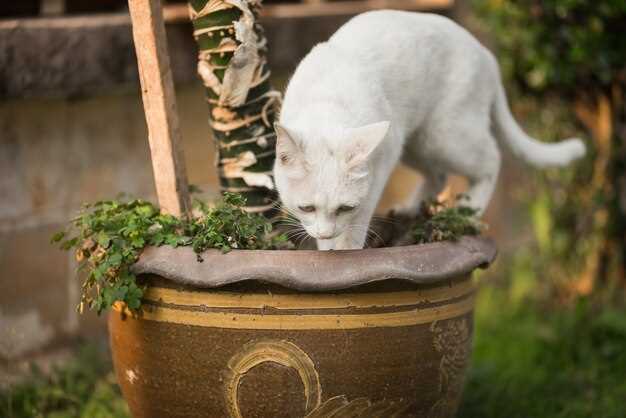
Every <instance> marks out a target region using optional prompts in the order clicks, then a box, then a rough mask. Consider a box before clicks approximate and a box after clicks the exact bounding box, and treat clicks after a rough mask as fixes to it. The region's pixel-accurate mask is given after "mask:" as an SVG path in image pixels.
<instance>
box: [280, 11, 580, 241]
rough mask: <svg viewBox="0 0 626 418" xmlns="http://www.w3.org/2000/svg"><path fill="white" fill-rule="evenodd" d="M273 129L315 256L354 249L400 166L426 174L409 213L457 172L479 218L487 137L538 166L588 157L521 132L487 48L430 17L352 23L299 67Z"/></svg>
mask: <svg viewBox="0 0 626 418" xmlns="http://www.w3.org/2000/svg"><path fill="white" fill-rule="evenodd" d="M274 127H275V130H276V135H277V139H276V162H275V165H274V176H275V183H276V188H277V190H278V192H279V195H280V198H281V201H282V204H283V206H284V207H285V208H286V209H287V211H288V212H290V213H291V214H293V215H294V216H295V217H296V218H298V220H299V221H300V222H301V224H302V226H303V228H304V229H305V230H306V232H307V233H308V234H309V235H311V236H312V237H313V238H315V239H316V240H317V246H318V249H320V250H330V249H338V250H343V249H358V248H363V246H364V244H365V240H366V235H367V231H368V228H369V223H370V220H371V218H372V216H373V214H374V210H375V208H376V206H377V204H378V201H379V199H380V197H381V194H382V192H383V189H384V187H385V185H386V183H387V180H388V179H389V176H390V174H391V172H392V170H393V169H394V167H395V166H396V164H397V163H398V162H399V161H400V160H401V161H402V162H403V163H405V164H406V165H408V166H409V167H411V168H413V169H415V170H418V171H419V172H420V173H421V174H422V175H423V177H424V182H423V183H422V184H421V185H420V186H419V187H418V190H416V191H415V193H414V195H415V197H414V199H413V201H412V203H411V204H410V205H409V207H408V211H409V212H410V211H414V212H415V211H416V210H418V208H419V205H420V202H422V201H424V200H425V199H431V198H435V197H436V196H437V195H438V194H439V193H440V192H441V190H442V189H443V187H444V186H445V184H446V181H447V176H448V174H457V175H461V176H464V177H466V178H467V179H468V182H469V188H468V191H467V197H468V199H469V201H468V205H469V206H471V207H473V208H475V209H476V210H477V212H478V214H479V215H480V214H482V213H483V211H484V210H485V208H486V207H487V205H488V203H489V200H490V198H491V195H492V193H493V190H494V187H495V185H496V181H497V177H498V172H499V169H500V152H499V150H498V147H497V144H496V139H498V140H499V141H500V142H501V143H502V144H504V145H506V146H508V148H509V149H510V150H511V151H512V153H513V154H514V155H515V156H517V157H519V158H521V159H522V160H524V161H526V162H528V163H530V164H532V165H534V166H536V167H551V166H564V165H567V164H569V163H570V162H571V161H573V160H575V159H577V158H580V157H582V156H583V155H584V154H585V146H584V144H583V142H582V141H581V140H580V139H576V138H573V139H568V140H565V141H562V142H559V143H551V144H543V143H540V142H538V141H536V140H535V139H533V138H530V137H529V136H528V135H526V134H525V133H524V132H523V131H522V129H521V128H520V127H519V126H518V125H517V123H516V122H515V120H514V119H513V117H512V115H511V113H510V111H509V107H508V104H507V99H506V94H505V91H504V88H503V86H502V81H501V78H500V71H499V68H498V64H497V62H496V60H495V58H494V56H493V55H492V54H491V52H489V51H488V50H487V49H486V48H485V47H483V46H482V45H481V44H480V43H479V42H478V41H477V40H476V39H475V38H474V37H473V36H472V35H471V34H470V33H469V32H467V31H466V30H465V29H463V28H462V27H461V26H459V25H457V24H456V23H454V22H453V21H451V20H450V19H448V18H445V17H443V16H439V15H435V14H428V13H412V12H401V11H390V10H384V11H374V12H367V13H363V14H361V15H358V16H356V17H354V18H352V19H351V20H350V21H348V22H347V23H346V24H345V25H343V26H342V27H341V28H339V30H338V31H337V32H336V33H335V34H334V35H333V36H332V37H331V38H330V39H329V40H328V41H327V42H323V43H320V44H318V45H317V46H315V47H314V48H313V49H312V50H311V51H310V52H309V54H308V55H307V56H306V57H305V58H304V59H303V60H302V61H301V62H300V64H299V65H298V67H297V68H296V71H295V73H294V74H293V76H292V78H291V80H290V81H289V83H288V86H287V88H286V91H285V95H284V101H283V106H282V109H281V112H280V116H279V119H278V122H277V123H276V124H275V125H274Z"/></svg>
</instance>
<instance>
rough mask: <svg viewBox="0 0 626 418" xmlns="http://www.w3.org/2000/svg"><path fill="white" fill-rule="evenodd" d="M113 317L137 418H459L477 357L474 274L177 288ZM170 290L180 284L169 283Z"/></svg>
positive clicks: (154, 291) (117, 359)
mask: <svg viewBox="0 0 626 418" xmlns="http://www.w3.org/2000/svg"><path fill="white" fill-rule="evenodd" d="M149 280H150V286H149V287H148V290H147V292H146V295H145V301H144V306H143V312H142V313H140V314H139V315H132V314H130V313H129V312H127V311H125V310H124V309H123V307H119V306H118V307H117V309H116V310H113V311H112V312H111V313H110V315H109V329H110V339H111V347H112V352H113V360H114V364H115V370H116V374H117V379H118V382H119V384H120V386H121V389H122V392H123V395H124V397H125V399H126V400H127V401H128V404H129V407H130V410H131V412H132V414H133V416H134V417H135V418H159V417H163V418H177V417H181V418H182V417H185V418H190V417H210V418H220V417H236V418H239V417H245V418H249V417H268V418H279V417H298V418H301V417H317V418H322V417H331V416H332V417H366V418H374V417H380V418H389V417H421V418H423V417H429V418H430V417H452V416H453V415H454V413H455V411H456V408H457V405H458V403H459V400H460V397H461V393H462V388H463V376H464V373H465V369H466V366H467V363H468V360H469V357H470V351H471V334H472V309H473V303H474V300H473V287H472V283H471V280H470V277H469V275H468V276H463V277H460V278H458V279H454V280H446V281H445V282H442V283H439V284H437V285H431V286H423V285H420V286H418V285H414V284H410V285H409V284H407V283H404V282H399V281H385V282H381V283H378V284H373V285H367V286H360V287H358V288H353V289H350V290H346V291H338V292H332V293H299V292H295V291H291V290H287V289H284V288H279V287H276V286H271V285H264V284H259V283H248V284H239V285H237V286H230V287H228V288H220V289H191V288H180V287H171V286H172V285H168V284H167V283H166V282H165V281H163V280H160V279H158V278H154V277H152V278H150V279H149ZM168 286H170V287H168Z"/></svg>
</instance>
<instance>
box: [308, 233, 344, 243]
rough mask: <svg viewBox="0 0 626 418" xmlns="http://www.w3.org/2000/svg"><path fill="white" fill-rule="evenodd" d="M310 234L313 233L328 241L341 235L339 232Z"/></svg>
mask: <svg viewBox="0 0 626 418" xmlns="http://www.w3.org/2000/svg"><path fill="white" fill-rule="evenodd" d="M309 235H311V236H312V237H313V238H315V239H318V240H320V241H328V240H331V239H335V238H337V237H338V236H339V235H340V233H339V232H333V233H332V234H311V233H309Z"/></svg>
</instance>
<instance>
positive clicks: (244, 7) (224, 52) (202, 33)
mask: <svg viewBox="0 0 626 418" xmlns="http://www.w3.org/2000/svg"><path fill="white" fill-rule="evenodd" d="M259 8H260V0H258V1H257V0H190V1H189V14H190V18H191V22H192V23H193V29H194V38H195V39H196V43H197V45H198V50H199V52H198V74H199V75H200V78H201V79H202V81H203V83H204V86H205V87H206V97H207V101H208V104H209V110H210V116H209V123H210V125H211V129H212V131H213V136H214V138H215V143H216V148H217V158H218V159H217V166H218V176H219V179H220V186H221V190H222V191H223V192H224V191H230V192H238V193H241V194H242V195H244V196H245V197H246V199H247V201H248V203H247V210H248V211H251V212H263V213H268V212H269V211H270V209H271V208H272V207H273V202H274V200H275V199H274V198H275V192H274V186H273V179H272V175H271V170H272V166H273V164H274V157H275V152H274V148H275V140H276V138H275V133H274V129H273V122H274V117H275V115H276V111H277V105H278V103H279V102H280V93H278V92H277V91H274V90H272V87H271V84H270V80H269V78H270V70H269V68H268V66H267V61H266V55H267V46H266V39H265V36H264V35H263V30H262V28H261V26H260V25H259V24H258V23H257V22H256V18H257V15H258V11H259Z"/></svg>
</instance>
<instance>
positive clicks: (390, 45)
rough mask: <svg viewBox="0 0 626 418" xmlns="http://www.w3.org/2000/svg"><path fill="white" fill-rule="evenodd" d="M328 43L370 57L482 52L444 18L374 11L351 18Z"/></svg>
mask: <svg viewBox="0 0 626 418" xmlns="http://www.w3.org/2000/svg"><path fill="white" fill-rule="evenodd" d="M328 42H329V44H331V45H334V46H336V47H337V48H341V49H345V50H349V51H351V52H353V53H356V54H370V55H390V54H391V55H394V52H395V53H396V54H405V53H407V52H408V51H413V52H414V53H418V54H419V53H420V52H422V53H430V52H433V51H441V50H446V49H453V50H461V49H467V48H470V49H472V50H475V49H482V46H481V45H480V43H479V42H478V41H476V39H475V38H474V37H473V36H472V35H470V34H469V32H467V31H466V30H465V29H464V28H463V27H461V26H460V25H458V24H457V23H455V22H454V21H452V20H450V19H448V18H446V17H444V16H440V15H437V14H432V13H416V12H405V11H400V10H377V11H371V12H366V13H362V14H360V15H358V16H355V17H354V18H352V19H350V20H349V21H348V22H347V23H346V24H344V25H343V26H342V27H341V28H339V30H338V31H337V32H335V34H334V35H333V36H332V37H331V38H330V39H329V40H328Z"/></svg>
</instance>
